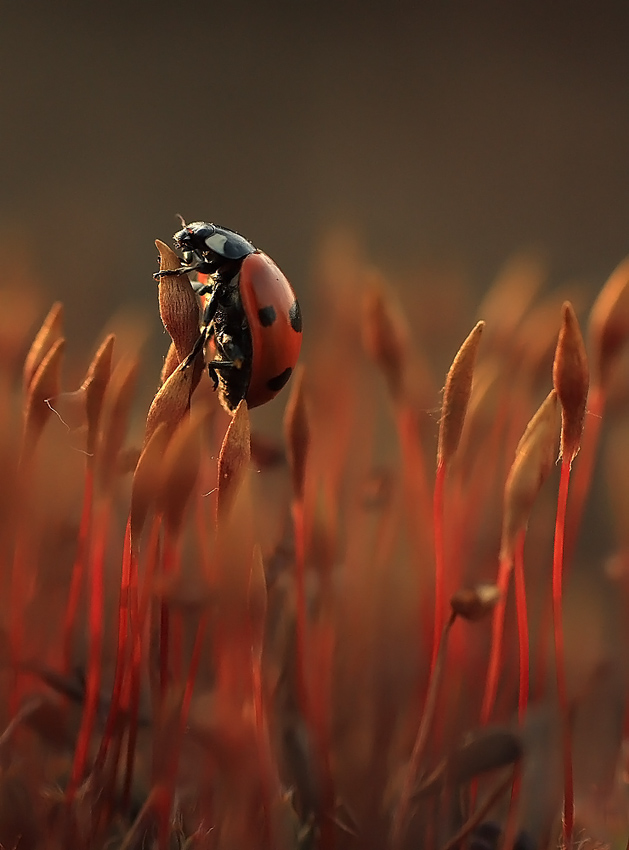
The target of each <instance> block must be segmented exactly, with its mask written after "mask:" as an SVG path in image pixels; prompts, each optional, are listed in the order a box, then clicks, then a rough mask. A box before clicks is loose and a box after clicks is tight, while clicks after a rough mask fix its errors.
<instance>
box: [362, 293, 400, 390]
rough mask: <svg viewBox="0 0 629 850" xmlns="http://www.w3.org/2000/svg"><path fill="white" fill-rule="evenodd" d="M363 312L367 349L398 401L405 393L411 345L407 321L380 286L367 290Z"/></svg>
mask: <svg viewBox="0 0 629 850" xmlns="http://www.w3.org/2000/svg"><path fill="white" fill-rule="evenodd" d="M363 312H364V321H363V344H364V346H365V349H366V350H367V352H368V354H369V355H370V356H371V358H372V359H373V360H374V361H375V362H376V364H377V365H378V367H379V368H380V369H381V370H382V372H383V374H384V376H385V378H386V380H387V384H388V385H389V392H390V393H391V396H392V397H393V399H394V400H395V401H399V400H400V398H401V397H402V395H403V392H404V381H405V377H406V364H407V357H408V348H409V342H408V329H407V327H406V323H405V322H404V319H403V318H402V316H401V314H400V312H399V310H395V309H394V308H393V307H392V302H391V298H390V297H387V295H386V293H385V292H384V290H383V289H382V288H380V287H378V288H374V289H372V290H371V291H369V292H367V293H366V295H365V297H364V303H363Z"/></svg>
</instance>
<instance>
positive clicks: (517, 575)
mask: <svg viewBox="0 0 629 850" xmlns="http://www.w3.org/2000/svg"><path fill="white" fill-rule="evenodd" d="M524 538H525V532H524V531H521V532H520V534H519V535H518V538H517V540H516V543H515V568H514V579H515V606H516V611H517V616H518V644H519V648H520V687H519V696H518V719H519V721H520V723H524V717H525V714H526V709H527V706H528V701H529V668H530V661H529V621H528V614H527V610H526V584H525V580H524Z"/></svg>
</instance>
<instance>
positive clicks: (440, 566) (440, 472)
mask: <svg viewBox="0 0 629 850" xmlns="http://www.w3.org/2000/svg"><path fill="white" fill-rule="evenodd" d="M445 479H446V465H445V463H444V462H443V461H439V464H438V465H437V475H436V478H435V490H434V498H433V524H434V533H435V618H434V630H433V637H432V654H431V657H430V670H431V671H432V670H433V669H434V666H435V663H436V661H437V653H438V652H439V642H440V640H441V633H442V631H443V622H444V620H445V581H446V575H445V572H446V569H445V551H444V544H443V493H444V486H445Z"/></svg>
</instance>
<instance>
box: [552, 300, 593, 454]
mask: <svg viewBox="0 0 629 850" xmlns="http://www.w3.org/2000/svg"><path fill="white" fill-rule="evenodd" d="M553 385H554V387H555V390H556V391H557V395H558V397H559V401H560V402H561V410H562V414H561V449H560V455H561V457H562V458H563V459H564V460H565V461H566V462H567V463H572V461H573V460H574V458H575V457H576V455H577V453H578V451H579V448H580V446H581V434H582V433H583V423H584V421H585V408H586V405H587V397H588V388H589V385H590V372H589V369H588V362H587V355H586V353H585V344H584V342H583V336H582V335H581V329H580V327H579V322H578V319H577V317H576V314H575V312H574V309H573V307H572V304H571V303H570V302H569V301H566V302H564V305H563V323H562V326H561V330H560V331H559V340H558V341H557V349H556V351H555V362H554V363H553Z"/></svg>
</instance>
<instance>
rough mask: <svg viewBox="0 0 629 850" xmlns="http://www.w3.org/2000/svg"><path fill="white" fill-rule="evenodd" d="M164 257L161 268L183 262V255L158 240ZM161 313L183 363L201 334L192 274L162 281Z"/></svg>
mask: <svg viewBox="0 0 629 850" xmlns="http://www.w3.org/2000/svg"><path fill="white" fill-rule="evenodd" d="M155 245H156V247H157V250H158V251H159V258H160V266H159V267H160V271H174V270H175V269H178V268H179V266H180V265H181V261H180V259H179V257H178V256H177V255H176V254H175V253H174V251H172V250H171V249H170V248H169V247H168V245H166V244H165V243H164V242H160V240H159V239H157V240H156V241H155ZM158 286H159V314H160V316H161V319H162V323H163V325H164V327H165V328H166V330H167V331H168V333H169V334H170V337H171V339H172V341H173V342H174V344H175V348H176V349H177V354H178V356H179V362H181V361H182V360H183V359H184V357H186V356H187V355H188V354H189V353H190V351H192V348H193V346H194V344H195V342H196V341H197V339H198V336H199V301H198V298H197V296H196V294H195V292H194V290H193V288H192V286H191V285H190V280H189V278H188V275H185V274H180V275H172V276H169V277H163V278H161V280H160V282H159V285H158Z"/></svg>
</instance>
